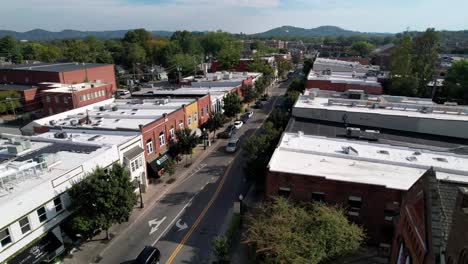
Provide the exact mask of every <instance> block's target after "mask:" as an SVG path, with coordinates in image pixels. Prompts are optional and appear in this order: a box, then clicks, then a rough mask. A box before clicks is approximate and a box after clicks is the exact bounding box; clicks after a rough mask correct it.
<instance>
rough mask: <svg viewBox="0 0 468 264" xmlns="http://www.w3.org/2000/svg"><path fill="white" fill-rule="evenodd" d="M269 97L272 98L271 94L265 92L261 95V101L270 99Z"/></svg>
mask: <svg viewBox="0 0 468 264" xmlns="http://www.w3.org/2000/svg"><path fill="white" fill-rule="evenodd" d="M268 99H270V96H269V95H268V94H264V95H262V97H260V100H261V101H268Z"/></svg>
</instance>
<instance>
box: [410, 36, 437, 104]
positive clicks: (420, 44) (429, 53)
mask: <svg viewBox="0 0 468 264" xmlns="http://www.w3.org/2000/svg"><path fill="white" fill-rule="evenodd" d="M438 48H439V36H438V34H437V32H436V31H435V30H434V29H433V28H428V29H427V30H426V32H424V33H423V34H421V35H419V36H417V37H416V38H415V39H414V44H413V54H414V57H413V67H412V69H413V74H414V75H415V77H416V78H417V79H418V95H419V96H424V97H429V96H431V94H430V91H429V90H428V89H427V84H428V83H429V82H430V81H431V80H433V79H434V75H435V69H436V62H437V59H438V52H437V51H438Z"/></svg>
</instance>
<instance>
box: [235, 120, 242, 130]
mask: <svg viewBox="0 0 468 264" xmlns="http://www.w3.org/2000/svg"><path fill="white" fill-rule="evenodd" d="M243 124H244V122H242V121H239V120H238V121H235V122H234V127H235V128H236V129H240V128H241V127H242V125H243Z"/></svg>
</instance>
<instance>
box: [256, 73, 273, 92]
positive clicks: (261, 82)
mask: <svg viewBox="0 0 468 264" xmlns="http://www.w3.org/2000/svg"><path fill="white" fill-rule="evenodd" d="M269 85H270V83H269V81H268V80H267V79H266V78H265V77H264V76H261V77H260V78H258V79H257V81H256V82H255V92H256V93H257V95H263V94H265V91H266V89H267V87H268V86H269Z"/></svg>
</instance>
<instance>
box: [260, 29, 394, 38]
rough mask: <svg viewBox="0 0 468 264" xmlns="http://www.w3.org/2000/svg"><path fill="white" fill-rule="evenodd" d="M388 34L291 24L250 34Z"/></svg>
mask: <svg viewBox="0 0 468 264" xmlns="http://www.w3.org/2000/svg"><path fill="white" fill-rule="evenodd" d="M359 35H361V36H362V35H365V36H390V35H393V34H390V33H369V32H359V31H351V30H346V29H342V28H340V27H335V26H321V27H317V28H311V29H305V28H299V27H293V26H282V27H278V28H274V29H271V30H268V31H266V32H262V33H257V34H253V35H252V36H255V37H260V38H270V37H275V38H281V37H302V38H304V37H306V38H310V37H337V36H344V37H349V36H359Z"/></svg>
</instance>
